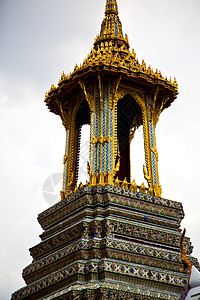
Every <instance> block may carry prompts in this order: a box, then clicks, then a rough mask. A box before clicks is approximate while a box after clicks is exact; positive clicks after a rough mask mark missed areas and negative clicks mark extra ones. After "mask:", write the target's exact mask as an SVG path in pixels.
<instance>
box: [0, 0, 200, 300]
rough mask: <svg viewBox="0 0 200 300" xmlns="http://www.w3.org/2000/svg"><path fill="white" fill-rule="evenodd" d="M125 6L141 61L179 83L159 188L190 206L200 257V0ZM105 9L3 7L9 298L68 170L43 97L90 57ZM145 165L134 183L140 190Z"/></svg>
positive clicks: (160, 138) (1, 133) (47, 2)
mask: <svg viewBox="0 0 200 300" xmlns="http://www.w3.org/2000/svg"><path fill="white" fill-rule="evenodd" d="M118 6H119V15H120V19H121V21H122V26H123V31H124V33H127V34H128V37H129V42H130V46H131V47H132V48H134V49H135V52H136V54H137V56H138V58H139V61H140V62H141V61H142V59H144V60H145V61H146V63H147V64H151V66H152V67H153V68H154V70H155V69H156V68H158V69H160V70H161V72H162V74H163V75H164V76H166V75H167V76H168V77H170V76H172V78H173V77H176V78H177V81H178V84H179V96H178V98H177V100H176V101H175V102H174V103H173V104H172V106H171V107H170V108H168V109H167V110H166V111H164V112H163V114H162V115H161V117H160V121H159V123H158V125H157V131H156V133H157V146H158V152H159V173H160V182H161V185H162V188H163V197H165V198H168V199H172V200H176V201H180V202H182V203H183V207H184V211H185V215H186V216H185V219H184V221H183V222H182V226H185V227H186V228H187V236H189V237H191V240H192V243H193V246H194V253H193V254H194V256H196V257H198V258H200V239H199V225H200V196H199V186H200V184H199V179H200V142H199V137H200V117H199V111H200V99H199V98H200V97H199V68H200V33H199V28H200V18H199V16H200V1H199V0H190V1H188V0H165V1H160V0H118ZM104 7H105V0H85V1H83V0H74V1H69V0H28V1H27V0H1V2H0V45H1V46H0V66H1V67H0V107H1V108H0V140H1V156H0V179H1V207H2V210H1V211H2V214H1V229H0V234H1V241H2V242H1V247H0V260H1V261H0V266H1V272H0V299H1V300H7V299H9V297H10V294H11V293H12V292H13V291H15V290H16V289H18V288H20V287H22V286H23V285H24V282H23V280H22V279H21V273H22V269H23V268H24V267H26V266H27V265H28V264H29V263H30V262H31V257H30V255H29V252H28V248H30V247H32V246H34V245H35V244H37V243H38V242H39V241H40V239H39V234H40V233H41V232H42V230H41V228H40V226H39V224H38V222H37V215H38V214H39V213H40V212H42V211H43V210H44V209H46V208H48V207H49V206H50V205H49V203H48V202H46V201H45V199H44V198H43V195H42V186H43V183H44V182H45V180H46V178H47V177H48V176H50V175H51V174H54V173H57V172H62V167H63V166H62V159H63V154H64V146H65V132H64V129H63V126H62V124H61V121H60V119H59V118H58V117H57V116H54V115H53V114H51V113H49V112H48V110H47V108H46V107H45V104H44V102H43V100H44V95H45V92H46V91H48V90H49V89H50V86H51V83H53V82H54V83H55V84H56V83H57V82H58V80H59V78H60V75H61V72H62V71H63V70H64V71H65V72H66V73H68V72H70V71H72V70H73V67H74V65H75V64H76V63H78V64H80V63H81V62H82V61H83V59H84V58H85V57H86V56H87V54H88V53H89V51H90V48H91V47H92V45H93V41H94V38H95V36H96V34H97V33H99V31H100V25H101V21H102V19H103V17H104ZM139 135H140V136H141V135H142V133H140V132H139ZM140 149H141V147H140ZM140 152H143V149H142V150H140ZM137 155H138V156H140V154H137ZM141 157H142V156H141ZM142 164H143V162H142ZM133 168H134V164H133ZM137 168H140V170H138V169H137ZM137 168H136V169H135V170H133V172H132V178H136V179H137V180H136V181H137V183H138V184H141V183H142V182H138V181H140V180H141V181H143V179H142V178H140V176H138V175H137V174H135V173H134V172H136V173H137V172H138V174H139V173H141V170H142V165H141V166H138V167H137Z"/></svg>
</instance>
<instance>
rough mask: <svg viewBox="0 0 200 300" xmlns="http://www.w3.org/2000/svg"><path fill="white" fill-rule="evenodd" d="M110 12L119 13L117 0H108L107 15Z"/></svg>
mask: <svg viewBox="0 0 200 300" xmlns="http://www.w3.org/2000/svg"><path fill="white" fill-rule="evenodd" d="M109 14H116V15H118V7H117V0H107V2H106V9H105V15H106V16H107V15H109Z"/></svg>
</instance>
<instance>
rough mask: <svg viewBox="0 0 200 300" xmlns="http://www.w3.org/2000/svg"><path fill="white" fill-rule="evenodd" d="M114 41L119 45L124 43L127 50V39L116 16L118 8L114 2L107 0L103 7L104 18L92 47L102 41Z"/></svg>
mask: <svg viewBox="0 0 200 300" xmlns="http://www.w3.org/2000/svg"><path fill="white" fill-rule="evenodd" d="M110 40H112V41H113V40H115V41H116V42H117V43H118V44H119V45H122V44H124V43H125V45H126V46H127V48H129V43H128V37H127V36H126V35H125V37H124V35H123V31H122V24H121V21H120V19H119V16H118V6H117V1H116V0H107V1H106V7H105V18H104V19H103V22H102V24H101V31H100V34H99V35H98V36H97V38H96V40H95V43H94V46H95V47H96V46H97V45H98V44H100V42H102V41H110Z"/></svg>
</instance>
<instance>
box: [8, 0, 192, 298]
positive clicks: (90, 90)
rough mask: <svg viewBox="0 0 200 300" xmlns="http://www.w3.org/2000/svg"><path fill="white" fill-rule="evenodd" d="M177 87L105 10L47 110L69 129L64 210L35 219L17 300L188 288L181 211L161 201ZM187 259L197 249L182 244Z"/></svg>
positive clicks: (113, 7) (155, 294)
mask: <svg viewBox="0 0 200 300" xmlns="http://www.w3.org/2000/svg"><path fill="white" fill-rule="evenodd" d="M177 95H178V85H177V82H176V79H174V81H173V82H172V81H171V78H170V79H169V80H168V79H167V78H164V77H163V76H162V74H161V72H160V71H158V70H157V69H156V71H153V69H152V68H151V66H146V63H145V62H144V61H142V63H139V61H138V59H137V58H136V54H135V51H134V50H132V51H130V47H129V41H128V37H127V36H126V35H124V34H123V31H122V24H121V21H120V19H119V16H118V6H117V1H116V0H107V1H106V8H105V17H104V19H103V22H102V25H101V30H100V34H99V35H97V37H96V39H95V41H94V46H93V48H92V49H91V52H90V53H89V54H88V56H87V58H86V59H85V60H84V62H83V63H82V65H80V66H77V65H76V66H75V68H74V71H73V72H72V73H70V74H69V75H66V74H65V73H64V72H63V73H62V75H61V79H60V81H59V82H58V85H57V86H54V85H52V86H51V89H50V91H49V92H48V93H47V94H46V97H45V102H46V105H47V107H48V108H49V110H50V111H51V112H53V113H55V114H57V115H59V116H60V118H61V120H62V123H63V125H64V127H65V129H66V148H65V154H64V161H63V163H64V173H63V189H62V191H61V201H60V202H59V203H57V204H56V205H54V206H52V207H50V208H49V209H47V210H46V211H44V212H42V213H41V214H40V215H39V216H38V221H39V223H40V225H41V226H42V228H43V230H44V232H43V233H42V234H41V236H40V237H41V242H40V243H39V244H38V245H36V246H34V247H32V248H31V249H30V253H31V255H32V257H33V262H32V263H31V264H30V265H29V266H28V267H26V268H25V269H24V270H23V278H24V280H25V282H26V284H27V286H26V287H24V288H22V289H21V290H19V291H17V292H16V293H14V294H13V295H12V300H18V299H34V300H35V299H45V300H47V299H48V300H50V299H59V300H61V299H65V300H66V299H171V300H178V299H179V297H180V294H181V291H182V289H183V286H184V284H185V282H186V280H187V277H188V275H187V273H186V272H185V271H184V270H183V267H182V264H181V254H180V249H179V243H180V239H181V233H180V231H181V230H180V222H181V220H182V219H183V217H184V212H183V208H182V204H181V203H178V202H175V201H171V200H167V199H164V198H162V197H161V193H162V188H161V185H160V181H159V174H158V151H157V147H156V135H155V129H156V125H157V123H158V120H159V117H160V114H161V113H162V111H163V110H164V109H166V108H168V107H169V106H170V105H171V103H172V102H173V101H174V100H175V99H176V97H177ZM85 124H88V125H89V126H90V141H89V161H88V166H87V171H88V174H89V182H85V183H83V184H82V183H81V184H80V185H79V186H77V179H78V169H79V151H80V137H81V127H82V126H83V125H85ZM140 126H143V137H144V152H145V164H144V166H143V171H144V178H145V179H146V180H147V183H148V187H145V185H144V183H143V184H140V185H137V184H136V182H135V180H131V170H130V161H131V157H130V144H131V141H132V139H133V138H134V134H135V131H136V130H137V129H138V128H139V127H140ZM184 247H185V252H186V254H187V255H188V256H189V257H190V260H191V261H192V262H193V264H194V265H196V266H198V262H197V260H196V259H195V258H193V257H192V256H190V254H191V252H192V246H191V242H190V240H189V238H185V242H184Z"/></svg>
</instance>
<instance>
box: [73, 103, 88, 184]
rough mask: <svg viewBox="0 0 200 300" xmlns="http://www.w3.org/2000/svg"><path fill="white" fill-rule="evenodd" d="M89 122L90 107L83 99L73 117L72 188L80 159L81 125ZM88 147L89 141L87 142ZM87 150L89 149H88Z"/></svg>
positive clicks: (76, 177)
mask: <svg viewBox="0 0 200 300" xmlns="http://www.w3.org/2000/svg"><path fill="white" fill-rule="evenodd" d="M86 124H88V125H89V124H90V109H89V106H88V103H87V101H86V100H85V99H84V100H83V101H82V102H81V104H80V106H79V109H78V111H77V113H76V118H75V131H74V151H73V166H72V172H73V174H74V176H73V183H72V186H71V188H72V190H74V189H75V186H76V184H77V182H78V175H79V161H80V142H81V129H82V126H83V125H86ZM88 149H89V143H88ZM88 151H89V150H88Z"/></svg>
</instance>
